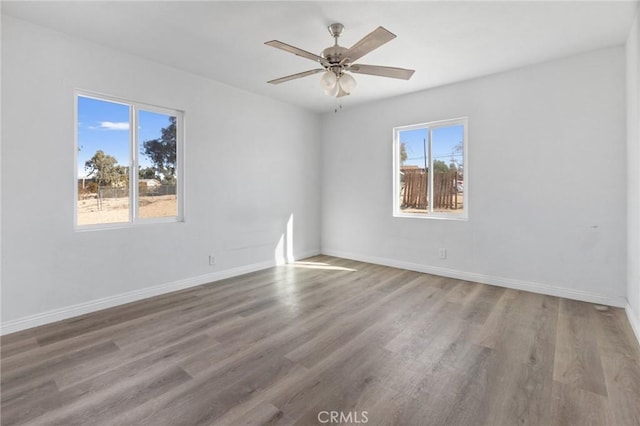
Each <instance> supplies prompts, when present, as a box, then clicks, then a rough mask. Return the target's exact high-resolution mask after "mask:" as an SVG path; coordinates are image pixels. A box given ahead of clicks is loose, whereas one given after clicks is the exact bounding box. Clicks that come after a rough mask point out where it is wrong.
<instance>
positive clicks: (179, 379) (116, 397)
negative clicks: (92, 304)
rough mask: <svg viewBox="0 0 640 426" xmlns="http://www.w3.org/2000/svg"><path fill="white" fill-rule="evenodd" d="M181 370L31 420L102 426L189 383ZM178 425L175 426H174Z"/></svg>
mask: <svg viewBox="0 0 640 426" xmlns="http://www.w3.org/2000/svg"><path fill="white" fill-rule="evenodd" d="M190 379H191V377H190V376H189V375H188V374H187V373H185V372H184V370H182V369H180V368H178V367H176V366H170V367H167V368H164V369H162V370H160V371H158V372H156V374H154V375H153V376H148V377H145V378H144V380H137V381H135V382H125V383H124V384H119V385H118V386H113V387H109V388H106V389H104V390H103V391H102V392H96V393H95V394H93V395H91V396H89V397H86V398H81V399H78V400H77V401H76V402H74V403H72V404H70V405H67V406H64V407H61V408H57V409H55V410H53V411H51V412H49V413H46V414H45V415H43V416H40V417H38V418H36V419H34V420H33V421H32V422H30V423H29V424H33V425H69V426H70V425H102V424H105V423H106V422H107V421H108V420H109V419H110V418H111V417H112V416H113V414H114V413H118V412H121V411H126V410H127V409H129V408H131V407H136V406H139V405H140V404H142V403H144V402H145V401H147V400H149V399H153V398H157V397H158V396H160V395H162V394H164V393H166V392H167V391H169V390H171V389H173V388H175V387H176V386H177V385H179V384H181V383H183V382H185V381H188V380H190ZM176 424H177V423H176Z"/></svg>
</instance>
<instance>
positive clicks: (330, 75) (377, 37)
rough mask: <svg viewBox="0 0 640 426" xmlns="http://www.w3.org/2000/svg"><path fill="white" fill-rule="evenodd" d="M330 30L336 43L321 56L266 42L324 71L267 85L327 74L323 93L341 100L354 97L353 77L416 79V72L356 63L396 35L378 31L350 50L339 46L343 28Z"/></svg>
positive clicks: (303, 74) (340, 26)
mask: <svg viewBox="0 0 640 426" xmlns="http://www.w3.org/2000/svg"><path fill="white" fill-rule="evenodd" d="M328 29H329V34H331V36H332V37H333V38H334V40H335V41H334V44H333V46H330V47H327V48H326V49H324V50H323V51H322V53H321V54H320V55H315V54H313V53H311V52H307V51H306V50H302V49H299V48H297V47H295V46H291V45H289V44H286V43H283V42H281V41H278V40H272V41H267V42H266V43H265V44H266V45H267V46H272V47H275V48H277V49H282V50H284V51H286V52H290V53H293V54H294V55H298V56H301V57H303V58H307V59H311V60H312V61H315V62H318V63H319V64H320V66H322V68H316V69H313V70H309V71H304V72H300V73H297V74H292V75H288V76H286V77H281V78H276V79H275V80H271V81H268V83H271V84H280V83H284V82H286V81H290V80H295V79H297V78H302V77H306V76H309V75H313V74H318V73H324V74H323V75H322V77H321V78H320V84H321V86H322V88H323V89H324V92H325V93H326V94H327V95H329V96H332V97H333V96H335V97H337V98H340V97H342V96H346V95H348V94H349V93H351V92H352V91H353V89H355V87H356V80H355V78H353V76H352V75H351V74H350V73H355V74H369V75H375V76H379V77H391V78H399V79H402V80H409V79H410V78H411V76H412V75H413V73H414V70H409V69H404V68H395V67H383V66H379V65H365V64H356V63H355V62H356V61H357V60H358V59H360V58H361V57H363V56H364V55H366V54H367V53H369V52H371V51H372V50H374V49H377V48H378V47H380V46H382V45H383V44H385V43H387V42H388V41H391V40H393V39H394V38H396V35H395V34H393V33H391V32H389V31H388V30H386V29H384V28H383V27H378V28H376V29H375V30H373V31H372V32H370V33H369V34H367V35H366V36H364V38H362V40H360V41H359V42H357V43H356V44H354V45H353V46H351V47H350V48H348V49H347V48H346V47H342V46H339V45H338V37H340V35H341V34H342V31H343V30H344V25H342V24H338V23H336V24H331V25H329V27H328Z"/></svg>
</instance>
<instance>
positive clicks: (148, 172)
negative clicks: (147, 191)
mask: <svg viewBox="0 0 640 426" xmlns="http://www.w3.org/2000/svg"><path fill="white" fill-rule="evenodd" d="M138 178H140V179H158V180H160V177H159V176H158V175H157V173H156V169H154V168H153V167H145V168H144V169H143V168H142V167H140V169H139V170H138Z"/></svg>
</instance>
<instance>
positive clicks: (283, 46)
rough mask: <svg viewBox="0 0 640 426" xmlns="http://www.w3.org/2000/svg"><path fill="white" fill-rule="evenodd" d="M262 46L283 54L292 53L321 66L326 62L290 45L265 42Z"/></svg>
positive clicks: (275, 41) (276, 41)
mask: <svg viewBox="0 0 640 426" xmlns="http://www.w3.org/2000/svg"><path fill="white" fill-rule="evenodd" d="M264 44H266V45H267V46H271V47H275V48H276V49H282V50H284V51H285V52H289V53H293V54H294V55H298V56H301V57H303V58H307V59H311V60H312V61H316V62H319V63H321V64H322V63H324V62H326V61H325V59H324V58H323V57H321V56H318V55H314V54H313V53H311V52H307V51H306V50H302V49H299V48H297V47H295V46H291V45H290V44H287V43H283V42H281V41H278V40H271V41H267V42H265V43H264Z"/></svg>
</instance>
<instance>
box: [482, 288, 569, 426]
mask: <svg viewBox="0 0 640 426" xmlns="http://www.w3.org/2000/svg"><path fill="white" fill-rule="evenodd" d="M517 308H519V309H521V310H522V312H524V313H531V312H535V314H533V315H532V317H531V318H530V321H528V322H522V321H519V320H518V321H516V320H515V319H514V320H513V321H509V319H507V321H509V322H510V325H509V326H508V327H506V328H505V329H504V335H503V339H502V340H501V341H499V342H498V344H497V345H496V346H495V348H494V349H493V356H492V359H491V362H490V363H489V364H488V377H489V382H488V384H487V390H488V391H487V397H486V399H485V404H486V406H487V407H488V417H487V423H488V424H522V425H539V424H547V423H549V421H550V418H549V406H550V404H551V393H552V386H553V374H554V354H555V345H556V340H557V336H556V324H557V319H558V299H557V298H554V297H550V296H542V295H536V294H531V293H523V294H521V298H520V300H518V303H517ZM517 312H518V310H517V309H516V310H514V311H513V312H512V313H513V317H512V318H515V316H516V315H518V314H517Z"/></svg>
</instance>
